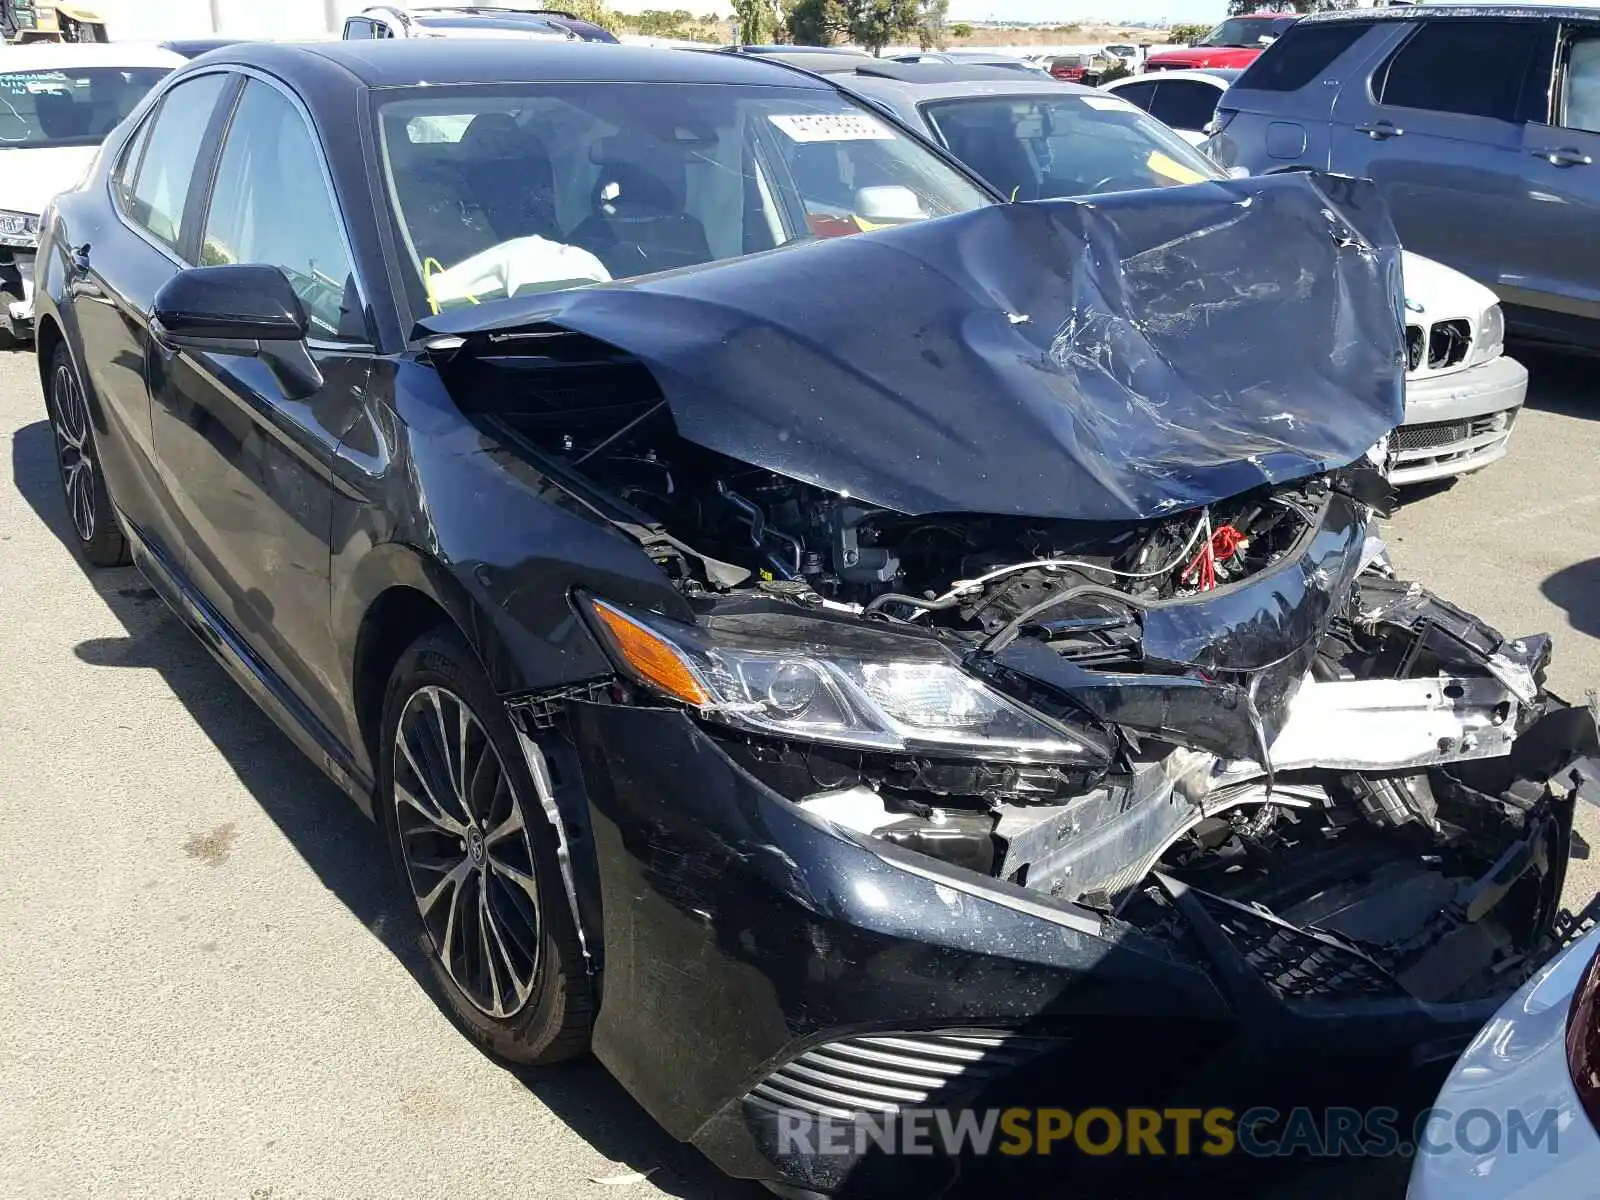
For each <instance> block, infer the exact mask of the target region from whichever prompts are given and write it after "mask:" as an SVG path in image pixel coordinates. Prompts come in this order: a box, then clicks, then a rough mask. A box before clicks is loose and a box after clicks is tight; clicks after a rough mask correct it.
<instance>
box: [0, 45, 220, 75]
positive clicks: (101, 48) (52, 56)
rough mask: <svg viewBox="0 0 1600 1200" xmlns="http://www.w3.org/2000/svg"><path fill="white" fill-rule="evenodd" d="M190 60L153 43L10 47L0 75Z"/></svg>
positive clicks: (179, 63) (1, 61) (169, 64)
mask: <svg viewBox="0 0 1600 1200" xmlns="http://www.w3.org/2000/svg"><path fill="white" fill-rule="evenodd" d="M188 61H189V60H188V59H186V58H184V57H183V55H181V54H175V53H174V52H173V51H171V50H163V49H162V48H161V47H160V46H157V45H155V44H154V43H152V42H109V43H107V42H23V43H21V44H20V45H12V46H7V47H6V49H5V57H4V58H0V71H47V70H50V69H51V68H55V67H170V68H174V69H176V68H178V67H181V66H183V65H184V64H185V63H187V62H188Z"/></svg>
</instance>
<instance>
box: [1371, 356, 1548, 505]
mask: <svg viewBox="0 0 1600 1200" xmlns="http://www.w3.org/2000/svg"><path fill="white" fill-rule="evenodd" d="M1527 394H1528V369H1527V368H1526V367H1524V366H1523V365H1522V364H1521V363H1519V362H1518V361H1517V360H1516V359H1514V358H1508V357H1507V356H1505V355H1503V354H1502V355H1501V356H1500V357H1499V358H1496V359H1492V360H1491V361H1489V362H1486V363H1483V364H1481V365H1479V366H1476V367H1469V368H1468V369H1467V370H1465V371H1455V372H1452V373H1450V374H1448V375H1436V376H1428V375H1424V376H1421V377H1420V378H1416V379H1408V380H1407V381H1406V416H1405V420H1404V422H1402V423H1401V425H1400V427H1399V428H1398V429H1396V430H1395V431H1394V432H1393V433H1392V434H1391V435H1390V437H1389V448H1390V452H1391V454H1392V455H1393V458H1392V465H1391V466H1390V468H1389V481H1390V482H1391V483H1393V484H1395V485H1397V486H1404V485H1406V484H1412V483H1426V482H1428V481H1429V480H1433V479H1448V478H1449V477H1451V476H1453V475H1461V474H1464V473H1466V472H1468V471H1476V470H1479V469H1480V468H1482V467H1486V466H1488V465H1489V464H1490V463H1492V462H1494V461H1495V460H1497V459H1501V458H1504V457H1505V455H1506V451H1507V450H1508V449H1510V446H1511V429H1512V426H1513V425H1514V424H1515V423H1516V419H1517V414H1518V413H1519V412H1520V411H1521V410H1522V402H1523V400H1524V399H1525V398H1526V397H1527Z"/></svg>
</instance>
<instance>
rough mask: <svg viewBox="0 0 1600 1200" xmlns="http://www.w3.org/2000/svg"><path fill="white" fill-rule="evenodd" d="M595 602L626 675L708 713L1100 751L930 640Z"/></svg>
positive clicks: (763, 722) (787, 730) (949, 750)
mask: <svg viewBox="0 0 1600 1200" xmlns="http://www.w3.org/2000/svg"><path fill="white" fill-rule="evenodd" d="M588 604H589V607H590V609H591V611H592V612H593V613H594V615H595V617H596V618H597V621H596V627H597V628H598V630H599V632H600V633H601V635H602V637H603V639H604V641H605V642H606V643H607V648H608V649H609V650H610V652H611V657H612V658H613V659H614V660H615V661H616V663H617V665H618V667H620V668H621V669H622V670H623V672H624V673H625V674H626V675H628V676H629V677H630V678H632V679H633V680H634V681H635V682H637V683H640V684H643V685H645V686H646V687H649V688H650V689H652V690H653V691H656V692H659V693H662V694H664V695H667V696H670V697H672V698H673V699H676V700H680V701H682V702H683V703H684V704H686V705H688V706H690V707H691V708H693V709H694V710H695V711H696V712H697V713H699V715H700V716H702V717H704V718H706V719H707V720H713V721H719V722H722V723H723V724H727V725H731V726H734V727H737V728H742V729H747V730H750V731H751V732H756V733H765V734H773V735H776V736H779V737H786V738H795V739H800V740H806V741H814V742H829V743H834V744H837V745H842V746H853V747H857V748H859V749H864V750H891V751H892V750H900V751H921V752H925V753H935V754H944V755H953V756H958V757H982V758H1005V759H1010V760H1018V759H1023V760H1030V761H1031V760H1038V761H1045V762H1059V761H1079V762H1081V761H1084V760H1086V759H1097V758H1098V757H1100V753H1101V752H1100V750H1099V748H1098V747H1094V746H1091V745H1089V744H1087V743H1085V742H1084V741H1081V740H1079V739H1076V738H1074V737H1073V735H1072V732H1071V730H1070V729H1069V728H1068V727H1066V726H1062V725H1058V724H1056V723H1054V722H1052V721H1050V720H1049V719H1048V718H1046V717H1044V716H1043V715H1041V714H1038V713H1035V712H1033V711H1032V710H1030V709H1027V708H1024V707H1022V706H1021V705H1019V704H1017V703H1015V702H1014V701H1012V700H1011V699H1009V698H1008V697H1006V696H1004V695H1002V694H1000V693H999V692H997V691H995V690H994V689H993V688H991V687H989V686H988V685H986V684H985V683H983V682H982V681H981V680H978V679H976V678H974V677H973V676H971V675H969V674H968V673H967V672H966V671H964V670H962V668H961V665H960V663H959V662H958V661H957V660H956V659H955V657H954V655H952V654H951V653H950V651H949V650H947V649H946V648H945V647H944V646H943V645H942V644H940V643H939V642H937V641H935V640H933V639H924V638H916V637H908V636H904V635H895V634H889V633H884V632H879V631H877V630H871V629H862V628H860V627H859V626H853V627H848V628H845V629H839V628H838V627H837V626H836V625H833V624H832V623H829V622H824V621H820V620H813V619H808V618H803V617H802V618H788V617H785V618H783V619H782V621H781V625H782V627H783V634H784V636H783V637H782V639H781V644H779V639H777V638H775V637H773V636H772V635H771V634H770V633H768V632H766V630H770V629H772V627H773V626H776V625H778V624H779V622H774V621H770V620H769V619H765V618H757V619H755V620H751V621H747V622H744V623H742V624H741V623H740V622H739V621H738V620H737V619H735V620H734V621H733V622H731V623H730V624H731V625H732V626H733V627H732V628H728V629H722V630H716V629H713V630H706V629H703V628H701V627H699V626H692V625H684V624H682V623H680V622H676V621H670V620H668V619H666V618H664V617H660V616H658V615H656V614H654V613H639V612H636V611H633V610H627V611H625V610H623V609H621V608H619V607H617V606H615V605H612V604H608V603H606V602H605V601H602V600H594V599H591V600H589V602H588ZM763 627H766V628H765V629H763ZM808 627H809V628H808ZM806 633H813V634H816V635H818V636H816V637H806V636H805V634H806ZM829 634H832V636H831V637H830V636H828V635H829ZM830 642H832V643H835V645H830V644H829V643H830Z"/></svg>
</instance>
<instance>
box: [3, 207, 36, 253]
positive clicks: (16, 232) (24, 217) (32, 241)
mask: <svg viewBox="0 0 1600 1200" xmlns="http://www.w3.org/2000/svg"><path fill="white" fill-rule="evenodd" d="M38 241H39V217H38V214H36V213H21V212H12V211H10V210H9V209H3V208H0V246H24V247H28V248H30V249H31V248H32V247H33V246H35V245H37V244H38Z"/></svg>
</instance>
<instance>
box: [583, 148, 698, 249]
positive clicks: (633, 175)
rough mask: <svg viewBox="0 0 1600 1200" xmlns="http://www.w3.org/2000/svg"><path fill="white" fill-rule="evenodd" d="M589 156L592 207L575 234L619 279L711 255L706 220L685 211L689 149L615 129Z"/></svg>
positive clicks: (585, 247)
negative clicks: (595, 168) (593, 174)
mask: <svg viewBox="0 0 1600 1200" xmlns="http://www.w3.org/2000/svg"><path fill="white" fill-rule="evenodd" d="M589 157H590V159H591V161H593V162H595V163H597V164H598V165H599V167H600V171H599V175H598V176H597V178H596V179H595V183H594V188H593V190H592V191H591V193H590V201H589V204H590V215H589V216H587V217H585V218H584V219H583V220H582V221H580V222H579V223H578V226H577V228H576V229H574V230H573V231H572V235H571V237H570V239H569V240H570V241H572V242H573V243H575V244H576V245H579V246H582V247H583V248H584V249H585V250H588V251H590V252H591V253H592V254H594V255H595V256H596V257H597V258H599V259H600V261H601V262H603V263H604V264H605V265H606V269H607V270H608V271H610V272H611V274H612V276H613V277H614V278H618V279H621V278H625V277H627V276H630V275H645V274H649V273H651V272H654V271H667V270H671V269H672V268H674V267H687V266H692V265H694V264H696V263H703V262H709V261H710V260H711V247H710V244H709V243H708V242H707V241H706V231H705V226H704V225H702V224H701V223H700V222H699V221H698V220H696V219H695V218H694V217H692V216H690V215H689V214H688V213H686V212H685V211H684V204H685V196H686V194H687V192H688V155H687V151H686V150H685V149H683V148H682V147H680V146H678V145H675V144H671V143H667V142H664V141H660V140H658V139H656V138H653V137H650V136H649V135H647V134H640V135H632V136H630V135H618V136H616V137H609V138H602V139H601V140H599V141H597V142H596V143H595V144H594V146H593V148H592V149H591V151H590V154H589Z"/></svg>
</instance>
